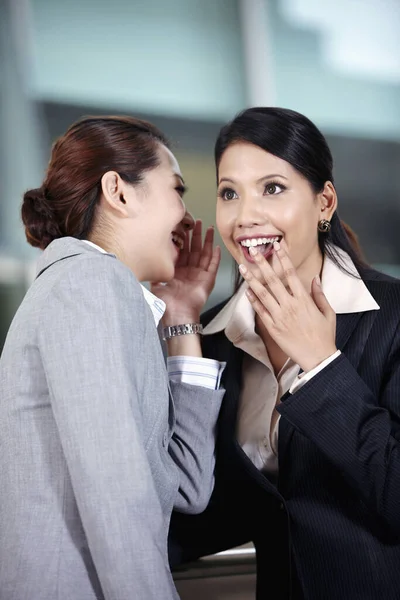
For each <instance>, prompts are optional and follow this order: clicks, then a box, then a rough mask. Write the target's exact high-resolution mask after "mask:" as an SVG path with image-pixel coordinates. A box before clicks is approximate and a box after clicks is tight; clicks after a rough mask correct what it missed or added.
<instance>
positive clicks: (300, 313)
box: [239, 242, 337, 372]
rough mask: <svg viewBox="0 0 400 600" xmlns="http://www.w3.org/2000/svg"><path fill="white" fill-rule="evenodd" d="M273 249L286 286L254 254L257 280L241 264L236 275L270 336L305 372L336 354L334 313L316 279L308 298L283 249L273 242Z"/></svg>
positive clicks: (317, 277) (258, 254) (265, 263)
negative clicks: (241, 281)
mask: <svg viewBox="0 0 400 600" xmlns="http://www.w3.org/2000/svg"><path fill="white" fill-rule="evenodd" d="M274 249H275V252H276V254H277V256H278V258H279V261H280V263H281V267H282V270H283V275H284V281H286V284H287V287H285V285H284V284H283V283H282V281H281V279H280V278H279V277H278V276H277V274H276V273H275V271H274V269H273V268H272V267H271V265H270V264H269V263H268V261H267V260H265V258H264V257H263V256H262V255H261V254H260V253H259V252H257V251H256V253H254V254H253V258H254V260H255V264H256V265H257V267H258V269H259V273H260V275H259V276H258V277H260V279H258V277H257V276H256V275H255V274H254V273H253V272H252V271H251V269H249V268H247V267H246V266H244V265H241V266H240V267H239V268H240V272H241V273H242V275H243V277H244V279H245V280H246V282H247V284H248V286H249V289H248V290H247V292H246V293H247V297H248V298H249V300H250V302H251V304H252V305H253V308H254V310H255V312H256V313H257V314H258V315H259V317H260V319H261V321H262V323H263V324H264V326H265V327H266V329H267V331H268V333H269V334H270V336H271V337H272V338H273V340H274V341H275V342H276V343H277V344H278V346H279V347H280V348H281V349H282V350H283V352H285V353H286V354H287V356H289V357H290V358H291V359H292V360H293V361H294V362H295V363H297V364H298V365H299V366H300V367H301V368H302V369H303V371H305V372H307V371H310V370H311V369H313V368H314V367H316V366H317V365H319V364H320V363H321V362H323V361H324V360H325V359H326V358H328V357H329V356H331V355H332V354H334V353H335V352H336V350H337V348H336V344H335V335H336V314H335V312H334V310H333V309H332V307H331V306H330V304H329V302H328V300H327V299H326V297H325V294H324V293H323V291H322V288H321V284H320V280H319V276H316V277H314V279H313V282H312V287H311V295H310V294H309V293H308V292H307V290H306V289H305V287H304V286H303V284H302V282H301V281H300V279H299V276H298V275H297V273H296V269H295V268H294V266H293V263H292V261H291V260H290V258H289V255H288V254H287V252H286V250H285V249H284V248H283V247H282V246H281V245H280V244H279V243H277V242H276V243H275V244H274Z"/></svg>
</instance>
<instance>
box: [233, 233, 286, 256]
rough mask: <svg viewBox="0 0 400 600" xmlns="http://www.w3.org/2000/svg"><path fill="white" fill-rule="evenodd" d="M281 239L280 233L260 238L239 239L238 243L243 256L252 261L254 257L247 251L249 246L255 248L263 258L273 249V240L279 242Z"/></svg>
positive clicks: (269, 254)
mask: <svg viewBox="0 0 400 600" xmlns="http://www.w3.org/2000/svg"><path fill="white" fill-rule="evenodd" d="M281 239H282V236H281V235H276V236H268V237H260V238H246V239H244V240H240V242H239V244H240V246H241V248H242V251H243V254H244V256H245V258H246V259H247V260H248V261H249V262H254V258H253V256H251V254H250V252H249V250H250V248H257V250H258V252H260V254H262V255H263V256H264V258H269V257H270V256H271V255H272V253H273V251H274V246H273V244H274V242H280V240H281Z"/></svg>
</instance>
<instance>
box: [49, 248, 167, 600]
mask: <svg viewBox="0 0 400 600" xmlns="http://www.w3.org/2000/svg"><path fill="white" fill-rule="evenodd" d="M144 302H145V301H144V298H143V294H142V291H141V289H140V286H139V285H138V284H137V283H136V284H135V280H134V279H133V278H132V279H129V277H128V278H127V275H126V268H125V267H124V266H123V265H121V264H120V263H119V262H118V261H117V260H115V259H112V258H110V260H107V259H105V258H104V257H103V256H102V257H99V258H98V257H97V256H94V257H90V258H88V257H85V258H84V259H83V260H79V261H75V262H74V266H73V268H71V269H69V270H68V271H67V272H66V271H65V270H64V271H63V278H62V279H59V280H58V282H57V283H56V284H55V286H54V287H53V288H52V290H51V293H50V295H49V298H48V306H47V310H46V312H45V314H44V315H43V318H42V322H41V325H40V342H39V345H40V353H41V355H42V357H43V364H44V368H45V373H46V377H47V381H48V386H49V390H50V399H51V404H52V409H53V413H54V417H55V421H56V424H57V427H58V431H59V436H60V440H61V444H62V448H63V452H64V455H65V459H66V463H67V466H68V470H69V473H70V477H71V481H72V486H73V490H74V494H75V497H76V502H77V505H78V509H79V513H80V517H81V520H82V524H83V527H84V530H85V534H86V537H87V540H88V545H89V549H90V552H91V555H92V558H93V561H94V564H95V567H96V570H97V573H98V576H99V579H100V582H101V586H102V589H103V593H104V596H105V598H106V599H107V600H111V599H112V600H116V599H117V598H118V600H128V599H129V600H132V599H133V598H143V599H144V598H145V599H146V600H152V599H154V600H160V598H163V599H164V598H165V599H167V600H169V599H171V598H177V595H175V591H174V586H173V583H172V578H171V575H170V573H169V570H168V568H167V565H166V561H165V555H166V554H165V553H166V549H165V548H164V547H162V546H164V544H163V535H162V529H163V515H162V510H161V506H160V502H159V500H158V497H157V493H156V489H155V486H154V482H153V479H152V474H151V471H150V467H149V464H148V459H147V456H146V453H145V449H144V444H143V440H142V436H141V430H142V425H141V410H140V403H139V397H138V390H139V389H140V387H141V385H142V382H141V381H140V377H141V372H142V371H141V369H140V365H141V361H145V360H149V359H151V357H149V356H147V355H146V354H145V353H144V352H143V346H142V340H143V339H146V333H147V332H146V327H147V326H148V323H149V320H148V318H146V312H145V311H146V307H145V305H144Z"/></svg>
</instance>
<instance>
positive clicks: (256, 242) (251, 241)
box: [240, 236, 279, 248]
mask: <svg viewBox="0 0 400 600" xmlns="http://www.w3.org/2000/svg"><path fill="white" fill-rule="evenodd" d="M277 241H279V236H276V237H268V238H266V237H264V238H248V239H247V240H242V241H241V242H240V244H241V246H245V247H246V248H250V246H254V247H255V246H261V245H263V244H273V243H274V242H277Z"/></svg>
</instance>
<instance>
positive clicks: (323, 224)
mask: <svg viewBox="0 0 400 600" xmlns="http://www.w3.org/2000/svg"><path fill="white" fill-rule="evenodd" d="M330 230H331V224H330V222H329V221H327V220H326V219H321V220H320V221H318V231H319V232H320V233H329V231H330Z"/></svg>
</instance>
